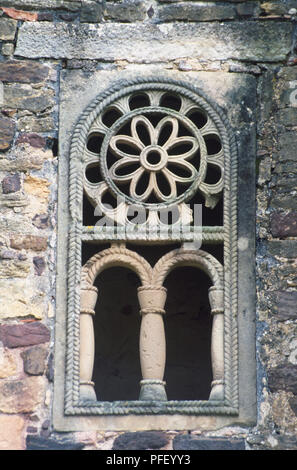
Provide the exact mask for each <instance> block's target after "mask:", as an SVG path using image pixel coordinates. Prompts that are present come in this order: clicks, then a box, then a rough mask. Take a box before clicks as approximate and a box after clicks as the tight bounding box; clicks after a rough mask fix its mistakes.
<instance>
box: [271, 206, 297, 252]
mask: <svg viewBox="0 0 297 470" xmlns="http://www.w3.org/2000/svg"><path fill="white" fill-rule="evenodd" d="M271 233H272V235H273V237H280V238H282V237H295V236H297V212H296V211H291V212H288V213H282V212H274V213H273V214H272V216H271ZM296 256H297V253H296Z"/></svg>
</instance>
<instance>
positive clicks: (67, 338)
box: [54, 78, 255, 430]
mask: <svg viewBox="0 0 297 470" xmlns="http://www.w3.org/2000/svg"><path fill="white" fill-rule="evenodd" d="M148 83H150V84H155V86H157V87H158V86H161V87H162V84H163V85H164V84H166V87H171V88H172V90H180V89H182V90H183V92H186V93H188V94H189V96H191V97H193V98H194V99H195V100H197V102H200V103H203V107H204V108H206V109H207V111H208V113H209V114H210V115H211V117H212V119H213V120H214V121H215V122H216V125H217V127H218V128H219V130H220V136H221V138H222V142H223V146H224V152H225V176H224V179H225V189H224V232H223V233H222V232H218V233H209V232H208V231H203V233H202V238H203V240H204V241H205V240H211V238H212V237H217V238H219V239H220V240H222V238H223V240H224V281H223V283H224V307H225V315H224V367H225V397H224V399H223V400H219V401H191V402H170V401H169V402H147V403H146V402H144V401H137V402H135V401H131V402H128V403H127V402H125V403H122V402H114V403H109V402H108V403H107V402H97V403H95V404H94V403H92V404H88V403H86V402H82V401H80V398H79V351H80V347H79V328H80V327H79V317H80V289H79V286H80V280H81V241H82V240H84V239H86V240H88V239H90V237H92V236H94V237H95V236H96V234H93V233H90V231H88V230H83V227H82V215H81V214H82V210H81V204H82V202H81V201H82V161H81V154H82V151H83V146H84V145H85V139H86V136H87V133H88V129H89V127H90V123H91V122H92V120H93V119H94V116H96V114H97V113H98V108H100V106H103V105H104V103H105V104H106V102H107V101H108V100H109V97H111V96H113V95H114V94H115V93H119V94H120V93H121V91H122V90H123V88H125V87H127V86H130V87H141V86H147V84H148ZM102 103H103V104H102ZM61 150H62V152H63V151H64V149H63V148H61ZM69 156H70V159H69V162H68V161H66V159H64V161H63V163H62V164H61V165H60V173H59V175H60V179H61V178H63V179H64V178H65V179H68V171H69V189H68V191H67V190H66V191H65V188H64V187H63V188H61V186H60V193H59V197H60V206H59V208H60V210H59V221H60V225H61V221H62V220H65V221H68V226H67V227H65V226H63V227H61V226H60V228H59V248H58V266H60V268H61V267H62V266H63V269H62V271H63V274H61V273H60V275H59V276H58V279H59V280H60V281H61V279H62V278H61V276H65V274H66V270H65V267H64V266H65V259H64V257H65V253H66V251H68V266H67V278H68V284H67V291H66V290H65V280H64V279H63V282H62V284H63V285H60V284H59V281H58V287H57V298H58V302H60V305H61V304H62V305H64V306H65V307H66V305H67V314H66V312H65V311H63V312H62V313H61V307H60V306H58V311H59V312H60V313H59V315H57V323H56V332H58V334H57V340H56V375H55V377H56V385H55V402H54V403H55V406H54V423H55V427H56V428H57V429H61V430H83V429H86V428H87V427H88V426H91V428H93V429H130V430H131V429H162V428H166V427H169V428H170V426H171V425H174V429H193V428H196V427H197V426H199V423H200V425H201V426H202V425H203V426H204V425H205V426H207V427H209V426H210V427H218V426H221V425H222V424H226V423H230V422H234V423H236V422H253V421H254V417H255V409H254V405H252V404H251V402H253V403H255V399H253V398H249V400H248V401H249V403H248V404H247V406H246V407H245V408H244V407H243V406H242V404H241V403H240V399H239V389H240V380H241V387H242V379H240V377H239V360H242V358H240V356H242V355H244V356H245V358H247V356H249V358H250V359H253V361H254V343H253V344H248V342H246V343H245V345H244V347H243V348H241V349H240V348H239V346H240V344H239V342H238V221H237V202H238V193H237V175H238V160H237V144H236V141H235V136H234V131H233V130H232V129H231V127H230V125H229V123H228V120H227V119H226V117H225V114H224V113H223V112H222V110H221V109H220V108H219V107H218V106H217V105H216V104H214V103H212V102H211V101H210V100H209V99H208V98H207V97H206V96H205V94H204V92H203V91H201V90H197V89H196V87H194V86H193V85H192V84H189V83H185V82H180V81H179V82H177V81H173V80H171V79H168V78H164V79H162V78H161V79H160V78H159V79H158V80H157V81H156V80H152V79H150V78H139V79H134V80H130V81H128V82H126V81H120V82H119V83H117V84H115V85H113V86H112V87H110V88H109V89H108V90H107V91H106V92H103V93H101V94H100V95H99V96H98V97H97V98H96V99H94V100H93V101H92V103H91V105H90V106H89V107H88V108H86V109H85V111H84V112H83V113H82V115H81V117H80V119H79V121H78V123H77V125H76V127H75V130H74V133H73V137H72V142H71V148H70V149H69ZM68 165H69V170H68ZM249 172H250V177H251V178H252V174H253V165H250V168H249ZM61 201H63V202H64V204H65V203H66V204H68V203H69V212H68V205H66V206H64V204H61ZM241 201H242V200H241ZM242 202H243V201H242ZM107 235H108V234H104V235H102V236H105V239H108V237H107ZM248 238H249V241H250V243H249V246H250V245H252V242H253V239H252V234H251V230H250V233H249V235H248ZM67 239H68V243H67ZM109 241H112V240H109ZM187 241H189V239H187ZM244 256H245V255H244ZM241 268H242V261H241ZM249 292H250V293H251V299H250V301H249V302H248V303H249V309H250V305H251V303H252V296H253V287H252V282H250V285H249ZM60 322H61V323H60ZM248 323H249V330H248V335H247V336H248V337H249V338H251V337H252V336H253V326H252V324H253V321H252V320H251V318H249V320H248ZM62 325H63V328H64V334H61V331H60V330H59V327H60V326H62ZM241 336H242V326H241ZM60 361H61V363H60ZM58 364H60V365H58ZM247 369H249V371H248V376H249V377H248V381H249V387H248V390H249V391H250V392H251V391H252V393H253V396H254V395H255V373H254V370H252V369H253V366H251V365H248V366H247ZM244 381H245V380H244ZM64 391H65V393H64ZM241 393H242V392H241ZM61 395H63V397H61ZM241 402H242V400H241ZM142 415H146V416H149V418H148V420H147V422H146V423H144V422H143V419H141V416H142ZM125 417H126V419H125ZM127 417H129V419H127ZM131 420H132V421H131ZM131 422H132V424H131Z"/></svg>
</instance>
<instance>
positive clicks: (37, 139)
mask: <svg viewBox="0 0 297 470" xmlns="http://www.w3.org/2000/svg"><path fill="white" fill-rule="evenodd" d="M23 143H28V144H29V145H31V147H35V148H39V149H42V148H44V147H45V145H46V140H45V138H44V137H42V136H41V135H38V134H36V133H34V132H31V133H24V134H21V135H20V136H19V137H18V139H17V142H16V144H23Z"/></svg>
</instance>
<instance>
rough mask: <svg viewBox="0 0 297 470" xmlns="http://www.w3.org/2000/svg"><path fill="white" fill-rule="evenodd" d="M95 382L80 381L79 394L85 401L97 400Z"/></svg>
mask: <svg viewBox="0 0 297 470" xmlns="http://www.w3.org/2000/svg"><path fill="white" fill-rule="evenodd" d="M94 385H95V384H94V382H80V385H79V396H80V399H81V400H83V401H97V397H96V393H95V389H94Z"/></svg>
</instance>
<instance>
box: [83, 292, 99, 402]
mask: <svg viewBox="0 0 297 470" xmlns="http://www.w3.org/2000/svg"><path fill="white" fill-rule="evenodd" d="M96 301H97V288H96V287H94V286H90V287H87V288H82V289H81V298H80V303H81V307H80V399H82V400H88V401H89V400H91V401H96V400H97V398H96V393H95V389H94V382H92V375H93V367H94V355H95V337H94V326H93V315H95V311H94V308H95V305H96Z"/></svg>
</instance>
